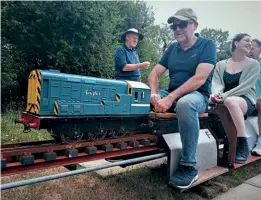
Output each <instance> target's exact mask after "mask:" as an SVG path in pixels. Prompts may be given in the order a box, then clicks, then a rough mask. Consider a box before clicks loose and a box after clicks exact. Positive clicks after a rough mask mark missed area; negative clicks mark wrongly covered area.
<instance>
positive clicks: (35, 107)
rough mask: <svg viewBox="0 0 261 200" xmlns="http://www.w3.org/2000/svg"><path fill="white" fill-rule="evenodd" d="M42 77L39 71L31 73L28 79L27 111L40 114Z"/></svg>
mask: <svg viewBox="0 0 261 200" xmlns="http://www.w3.org/2000/svg"><path fill="white" fill-rule="evenodd" d="M41 85H42V75H41V72H40V71H39V70H34V71H32V72H31V73H30V75H29V79H28V93H27V106H26V111H27V112H30V113H35V114H39V112H40V103H41Z"/></svg>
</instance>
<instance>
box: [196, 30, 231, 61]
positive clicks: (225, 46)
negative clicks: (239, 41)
mask: <svg viewBox="0 0 261 200" xmlns="http://www.w3.org/2000/svg"><path fill="white" fill-rule="evenodd" d="M200 35H202V36H204V37H206V38H209V39H211V40H213V41H214V42H215V43H216V46H217V61H220V60H224V59H227V58H229V57H231V55H232V53H231V41H230V39H229V32H228V31H222V30H221V29H208V28H204V29H203V30H202V31H201V32H200Z"/></svg>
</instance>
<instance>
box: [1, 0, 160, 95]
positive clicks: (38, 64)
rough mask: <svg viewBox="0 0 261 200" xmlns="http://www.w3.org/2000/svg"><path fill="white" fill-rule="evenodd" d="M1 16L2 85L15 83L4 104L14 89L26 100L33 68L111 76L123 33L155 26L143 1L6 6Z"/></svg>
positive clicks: (152, 17)
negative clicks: (116, 50)
mask: <svg viewBox="0 0 261 200" xmlns="http://www.w3.org/2000/svg"><path fill="white" fill-rule="evenodd" d="M1 15H2V30H1V33H2V41H4V42H2V44H1V49H2V51H3V53H2V69H4V70H2V71H3V72H4V74H5V75H7V76H6V77H5V78H6V79H2V80H5V82H6V83H10V82H13V83H12V84H9V85H8V84H3V87H4V88H2V89H4V90H2V99H3V98H5V96H9V93H8V95H7V93H6V92H4V93H3V91H11V93H13V94H14V95H15V94H16V90H15V88H16V87H20V91H22V94H21V95H22V96H26V92H27V84H24V83H23V82H22V81H24V82H26V81H27V77H28V75H29V73H30V71H31V70H33V69H50V68H55V69H58V70H60V71H61V72H65V73H74V74H82V75H90V76H95V77H106V78H111V77H113V76H114V69H113V66H114V53H115V49H116V47H117V45H119V42H118V39H119V36H120V34H121V33H122V32H123V31H125V30H127V29H128V28H131V27H135V28H138V29H139V30H141V32H143V30H145V29H146V28H147V27H149V26H151V25H152V24H153V22H154V16H153V12H152V11H151V8H149V7H147V5H146V3H145V2H140V1H135V2H134V1H130V2H129V1H128V2H117V3H116V2H115V3H112V2H108V1H105V2H101V1H98V2H97V1H86V2H83V1H80V2H68V1H67V2H19V1H18V2H2V10H1ZM7 47H8V48H7ZM154 57H156V56H154ZM2 75H3V74H2ZM10 80H12V81H10ZM21 83H23V84H21ZM7 88H8V89H7ZM21 95H20V96H21Z"/></svg>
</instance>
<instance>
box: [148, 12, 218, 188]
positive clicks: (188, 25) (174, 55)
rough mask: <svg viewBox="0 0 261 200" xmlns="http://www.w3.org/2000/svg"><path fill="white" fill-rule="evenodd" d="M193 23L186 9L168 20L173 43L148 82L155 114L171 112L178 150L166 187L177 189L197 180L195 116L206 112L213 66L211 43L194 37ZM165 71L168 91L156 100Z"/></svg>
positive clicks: (213, 56)
mask: <svg viewBox="0 0 261 200" xmlns="http://www.w3.org/2000/svg"><path fill="white" fill-rule="evenodd" d="M197 21H198V19H197V16H196V14H195V12H194V11H193V10H192V9H187V8H184V9H180V10H179V11H177V12H176V14H175V15H174V16H171V17H170V18H169V19H168V23H169V24H172V25H171V29H172V31H173V33H174V36H175V39H176V40H177V42H174V43H172V44H171V45H170V46H169V47H168V49H167V50H166V51H165V53H164V54H163V56H162V57H161V59H160V61H159V64H157V65H156V66H155V67H154V69H153V70H152V72H151V73H150V75H149V78H148V84H149V86H150V88H151V104H152V105H153V106H154V107H155V111H156V112H161V113H164V112H166V111H167V110H168V109H170V108H171V106H173V107H174V108H175V112H176V116H177V119H178V124H179V132H180V137H181V143H182V150H181V158H180V165H179V168H178V170H177V171H176V172H175V173H174V174H173V175H172V176H171V178H170V183H171V185H174V186H175V187H178V188H188V187H189V186H190V185H191V184H192V183H193V182H194V181H196V180H197V178H198V170H197V167H196V164H197V160H196V151H197V144H198V137H199V120H198V114H199V113H204V112H205V111H206V109H207V106H208V98H209V95H210V92H211V91H210V88H211V78H212V71H213V68H214V65H215V62H216V46H215V44H214V42H213V41H211V40H209V39H206V38H204V37H201V36H199V37H197V36H196V35H195V34H194V32H195V31H196V29H197V27H198V22H197ZM166 70H169V77H170V82H169V88H168V90H167V91H165V92H164V94H162V95H161V96H160V95H159V94H158V85H159V81H158V80H159V78H160V77H161V76H162V75H163V74H164V72H165V71H166Z"/></svg>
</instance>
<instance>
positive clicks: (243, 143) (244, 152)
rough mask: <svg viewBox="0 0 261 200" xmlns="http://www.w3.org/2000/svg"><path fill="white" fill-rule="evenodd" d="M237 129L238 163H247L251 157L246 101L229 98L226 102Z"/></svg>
mask: <svg viewBox="0 0 261 200" xmlns="http://www.w3.org/2000/svg"><path fill="white" fill-rule="evenodd" d="M224 105H225V106H226V107H227V108H228V110H229V113H230V115H231V117H232V119H233V122H234V124H235V126H236V129H237V148H236V157H235V162H236V163H245V162H246V161H247V159H248V156H249V147H248V143H247V139H246V134H245V119H244V115H245V114H246V112H247V103H246V100H245V99H243V98H241V97H228V98H227V99H226V100H225V101H224Z"/></svg>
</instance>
